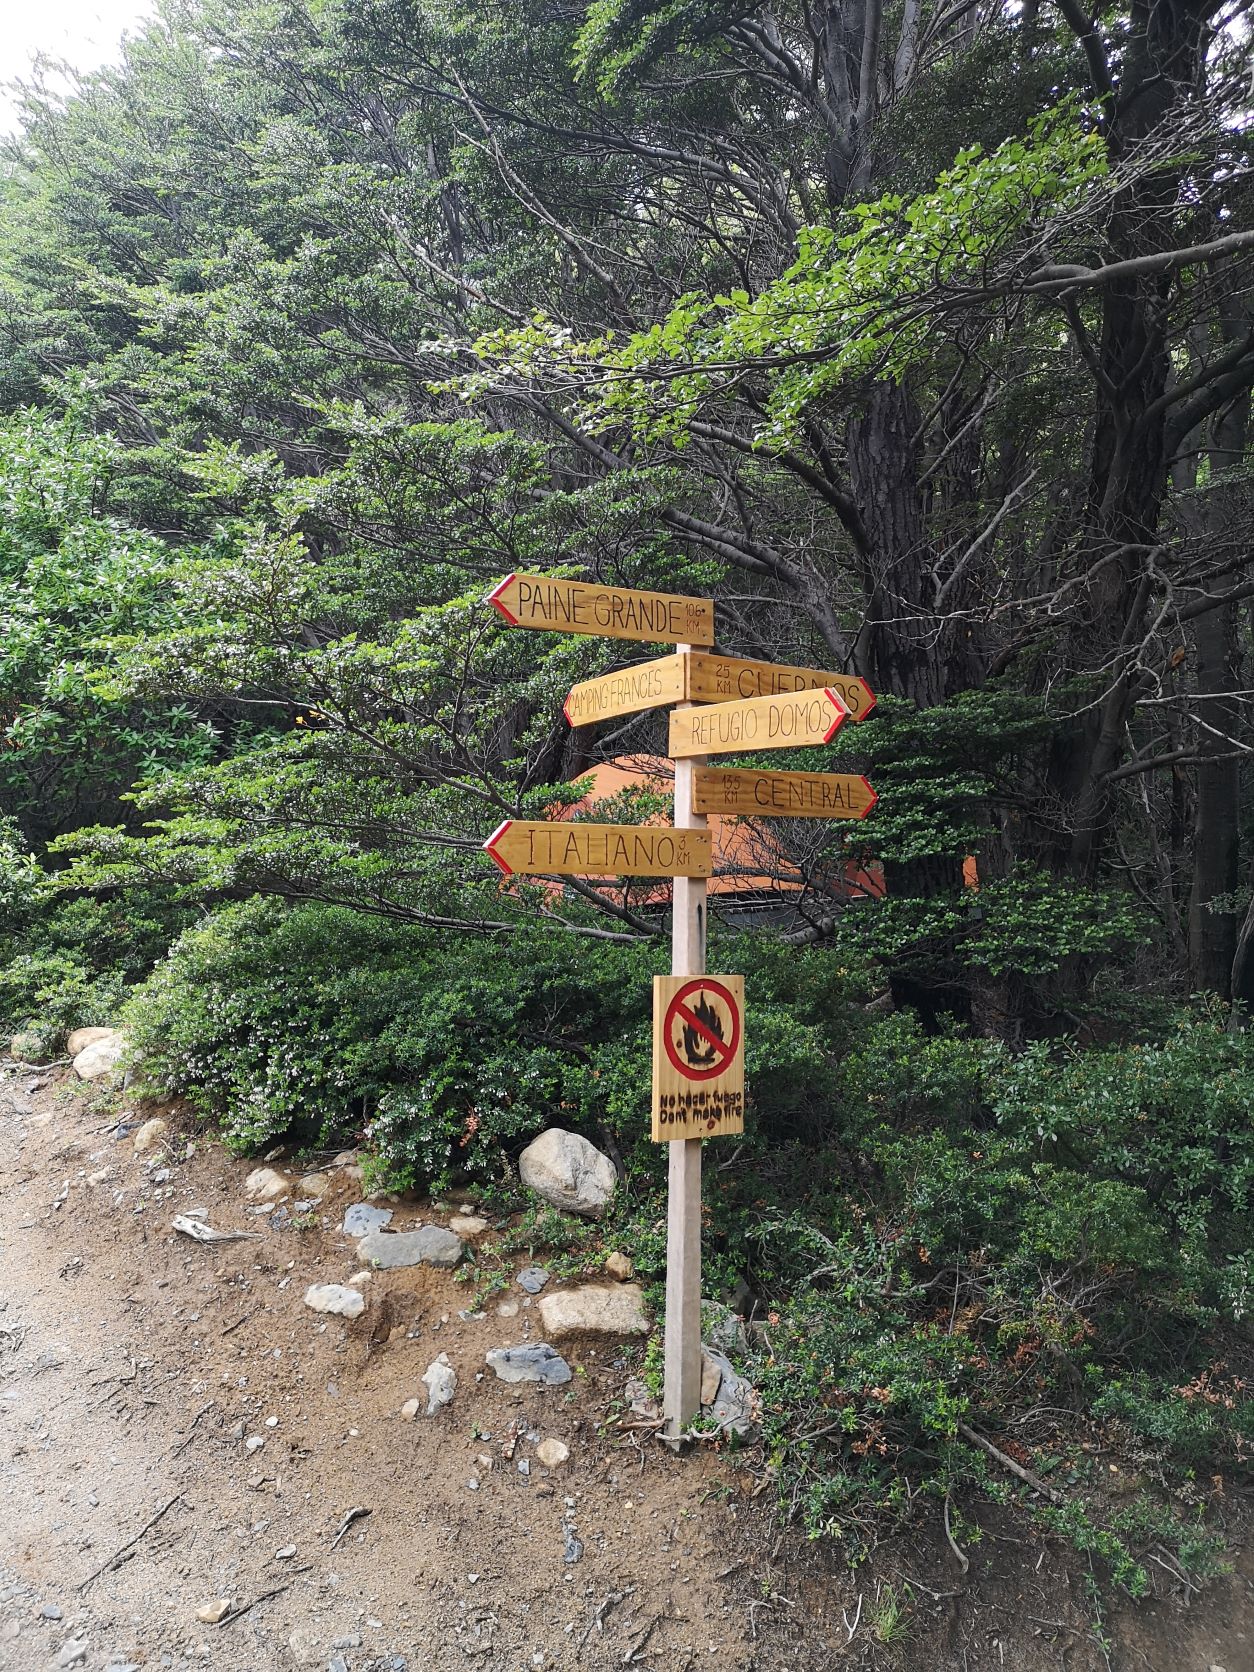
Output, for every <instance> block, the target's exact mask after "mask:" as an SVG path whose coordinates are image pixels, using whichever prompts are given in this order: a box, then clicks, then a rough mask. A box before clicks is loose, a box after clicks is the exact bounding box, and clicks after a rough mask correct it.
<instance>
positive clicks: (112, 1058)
mask: <svg viewBox="0 0 1254 1672" xmlns="http://www.w3.org/2000/svg"><path fill="white" fill-rule="evenodd" d="M125 1050H126V1035H125V1034H122V1033H113V1032H110V1034H109V1037H108V1038H107V1039H98V1040H97V1041H96V1043H95V1044H94V1045H88V1046H87V1048H86V1050H83V1051H80V1052H79V1053H78V1055H77V1056H76V1057H75V1058H74V1072H75V1073H76V1074H77V1075H78V1077H79V1079H80V1080H100V1079H103V1078H104V1076H105V1075H106V1074H111V1073H112V1072H113V1070H114V1069H115V1068H116V1067H117V1065H118V1063H119V1062H120V1061H121V1059H122V1053H123V1052H124V1051H125ZM66 1664H67V1666H68V1665H70V1664H72V1663H71V1662H69V1661H67V1662H66Z"/></svg>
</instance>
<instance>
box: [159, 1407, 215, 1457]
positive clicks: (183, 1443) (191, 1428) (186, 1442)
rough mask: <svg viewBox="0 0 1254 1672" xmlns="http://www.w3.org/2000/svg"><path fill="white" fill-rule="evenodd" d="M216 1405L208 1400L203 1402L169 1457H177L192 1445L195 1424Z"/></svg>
mask: <svg viewBox="0 0 1254 1672" xmlns="http://www.w3.org/2000/svg"><path fill="white" fill-rule="evenodd" d="M216 1403H217V1401H216V1400H214V1399H209V1400H206V1401H205V1403H204V1404H203V1405H202V1406H201V1407H200V1409H199V1410H198V1411H197V1412H196V1415H195V1416H194V1417H193V1418H192V1420H191V1422H190V1423H189V1424H188V1425H187V1433H186V1434H184V1436H183V1438H182V1439H181V1440H180V1441H179V1443H178V1445H176V1446H175V1448H174V1450H173V1451H172V1452H171V1453H170V1456H171V1457H177V1456H178V1455H179V1453H180V1452H181V1451H182V1450H183V1449H184V1448H185V1447H186V1446H190V1445H191V1443H192V1433H193V1431H194V1430H195V1427H196V1424H197V1423H198V1422H199V1421H200V1419H201V1417H203V1416H204V1414H205V1412H206V1411H211V1410H212V1409H213V1407H214V1405H215V1404H216Z"/></svg>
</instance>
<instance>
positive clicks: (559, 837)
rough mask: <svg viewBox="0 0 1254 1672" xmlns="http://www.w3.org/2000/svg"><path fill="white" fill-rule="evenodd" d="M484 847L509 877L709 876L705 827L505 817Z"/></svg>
mask: <svg viewBox="0 0 1254 1672" xmlns="http://www.w3.org/2000/svg"><path fill="white" fill-rule="evenodd" d="M483 851H484V852H485V853H487V854H489V855H491V857H492V858H493V859H494V860H495V861H496V863H497V864H498V865H499V866H500V868H501V870H502V871H504V873H505V875H506V876H507V877H508V876H514V875H518V876H537V877H538V876H543V877H708V876H709V875H710V873H711V871H712V870H713V852H712V845H711V838H710V832H709V831H708V830H673V829H671V827H670V826H669V825H651V824H564V823H562V822H560V821H556V822H553V823H550V822H549V821H548V820H546V819H506V820H505V822H504V824H502V825H500V826H499V827H498V828H497V829H496V830H494V831H493V832H492V834H491V836H489V837H488V839H487V841H486V842H485V843H484V844H483Z"/></svg>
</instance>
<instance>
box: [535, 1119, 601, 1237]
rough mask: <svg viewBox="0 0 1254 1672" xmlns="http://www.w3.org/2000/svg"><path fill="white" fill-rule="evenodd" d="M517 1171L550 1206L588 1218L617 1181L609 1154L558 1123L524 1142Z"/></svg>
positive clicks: (597, 1215) (594, 1216) (593, 1216)
mask: <svg viewBox="0 0 1254 1672" xmlns="http://www.w3.org/2000/svg"><path fill="white" fill-rule="evenodd" d="M518 1173H519V1177H520V1178H521V1179H522V1181H523V1183H524V1184H525V1185H526V1186H527V1188H528V1190H534V1191H535V1193H536V1195H537V1196H541V1197H543V1199H544V1200H545V1201H546V1202H549V1203H550V1204H551V1205H552V1206H553V1207H555V1208H561V1210H562V1211H563V1213H580V1214H583V1215H584V1216H585V1217H586V1218H588V1219H599V1218H600V1217H601V1215H602V1214H603V1213H604V1212H605V1209H606V1207H607V1205H608V1203H609V1201H610V1198H611V1197H612V1196H613V1194H614V1191H615V1188H616V1187H617V1184H618V1174H617V1173H616V1172H615V1170H614V1163H613V1162H612V1161H611V1160H610V1158H609V1156H608V1155H602V1154H601V1151H600V1150H599V1149H597V1147H596V1145H595V1144H590V1143H589V1142H588V1140H587V1139H586V1138H581V1137H580V1136H579V1134H578V1133H577V1132H566V1131H564V1130H563V1129H562V1128H561V1127H560V1126H552V1127H550V1128H549V1130H548V1131H547V1132H542V1133H541V1134H540V1136H539V1137H538V1138H537V1139H536V1140H535V1142H534V1143H531V1144H528V1145H527V1147H526V1149H525V1150H524V1151H523V1152H522V1154H521V1155H520V1156H519V1158H518Z"/></svg>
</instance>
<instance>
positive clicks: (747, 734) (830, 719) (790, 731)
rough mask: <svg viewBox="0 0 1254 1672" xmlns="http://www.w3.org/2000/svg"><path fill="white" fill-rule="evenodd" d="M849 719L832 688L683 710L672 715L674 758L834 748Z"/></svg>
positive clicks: (847, 712) (672, 752) (672, 756)
mask: <svg viewBox="0 0 1254 1672" xmlns="http://www.w3.org/2000/svg"><path fill="white" fill-rule="evenodd" d="M848 714H849V710H848V709H847V708H846V707H845V705H844V703H843V701H842V700H841V698H840V697H839V696H838V695H837V694H836V692H835V691H833V690H830V689H826V688H825V689H823V690H821V691H792V692H789V693H787V694H786V695H784V696H778V697H750V698H749V699H748V701H746V702H720V703H715V704H714V705H713V706H711V707H710V708H682V709H677V710H675V711H674V712H672V714H671V740H670V752H671V758H672V759H673V760H680V759H683V757H684V756H686V755H730V754H735V753H737V752H738V751H744V750H757V749H797V748H800V747H801V746H802V745H803V744H812V743H830V742H831V740H832V738H833V737H834V736H835V735H836V732H837V730H838V728H839V727H840V725H841V723H842V721H844V720H845V719H846V718H847V717H848Z"/></svg>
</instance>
